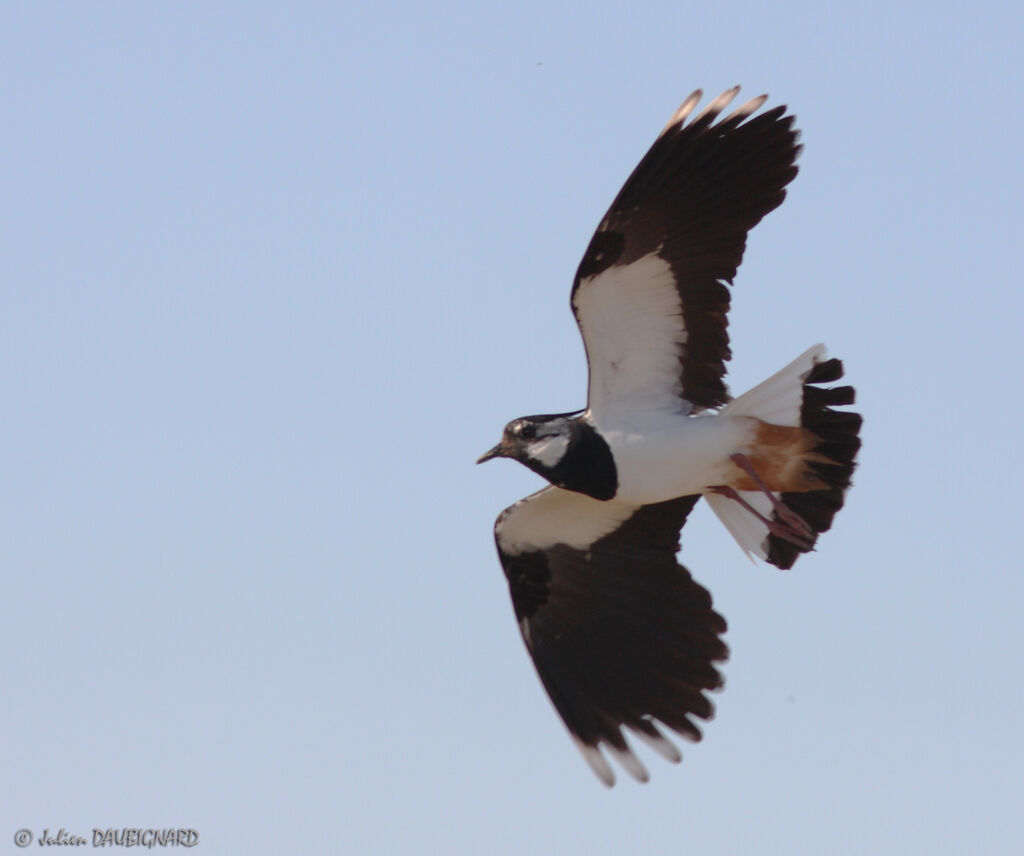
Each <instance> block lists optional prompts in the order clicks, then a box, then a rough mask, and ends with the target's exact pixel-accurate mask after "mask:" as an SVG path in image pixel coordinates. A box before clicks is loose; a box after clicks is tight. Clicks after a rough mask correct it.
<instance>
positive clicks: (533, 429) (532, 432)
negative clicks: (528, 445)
mask: <svg viewBox="0 0 1024 856" xmlns="http://www.w3.org/2000/svg"><path fill="white" fill-rule="evenodd" d="M518 433H519V436H520V437H522V438H523V439H524V440H532V439H533V438H534V437H536V436H537V426H536V425H531V424H530V423H529V422H520V423H519V431H518Z"/></svg>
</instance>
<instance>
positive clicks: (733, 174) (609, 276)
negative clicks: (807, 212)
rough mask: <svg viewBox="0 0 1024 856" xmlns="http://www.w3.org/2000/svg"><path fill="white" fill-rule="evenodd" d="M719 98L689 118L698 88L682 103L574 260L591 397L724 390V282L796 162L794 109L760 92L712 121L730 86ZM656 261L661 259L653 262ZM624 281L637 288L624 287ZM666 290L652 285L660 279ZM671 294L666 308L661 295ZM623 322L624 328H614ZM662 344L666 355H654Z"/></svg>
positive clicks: (715, 396)
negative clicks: (669, 321)
mask: <svg viewBox="0 0 1024 856" xmlns="http://www.w3.org/2000/svg"><path fill="white" fill-rule="evenodd" d="M738 90H739V87H736V88H735V89H731V90H729V91H728V92H725V93H723V94H722V95H720V96H719V97H718V98H716V99H715V100H714V101H713V102H711V104H710V105H709V106H708V107H707V109H705V110H704V111H703V112H702V113H700V114H699V115H698V116H697V117H696V118H694V119H693V121H692V122H690V123H689V124H687V119H688V118H689V116H690V113H691V112H692V111H693V108H694V107H695V106H696V104H697V101H698V100H699V99H700V92H695V93H694V94H693V95H691V96H690V98H689V99H687V101H686V102H685V103H684V104H683V105H682V107H680V108H679V110H678V111H677V112H676V114H675V115H674V116H673V117H672V120H671V121H670V122H669V124H668V125H667V126H666V128H665V130H663V131H662V132H661V135H660V136H659V137H658V139H657V140H656V141H655V142H654V145H653V146H652V147H651V149H650V151H648V152H647V154H646V156H645V157H644V158H643V160H642V161H640V164H639V165H638V166H637V168H636V169H635V170H634V171H633V174H632V175H631V176H630V177H629V179H628V180H627V181H626V183H625V185H624V186H623V188H622V190H620V191H619V195H618V196H616V197H615V201H614V202H613V203H612V205H611V208H610V209H609V210H608V213H607V214H606V215H605V217H604V219H603V220H602V221H601V224H600V226H598V228H597V232H596V233H595V234H594V237H593V239H592V240H591V242H590V246H589V247H588V248H587V251H586V253H585V254H584V256H583V260H582V262H581V263H580V266H579V270H578V271H577V273H576V280H575V282H574V284H573V291H572V307H573V312H574V314H575V315H576V320H577V323H578V324H579V326H580V332H581V333H582V335H583V340H584V345H585V346H586V349H587V356H588V359H589V361H590V372H591V376H590V391H591V398H592V399H593V398H595V396H596V397H597V398H598V401H597V402H595V401H593V400H591V402H590V406H591V408H594V407H595V404H596V406H597V408H600V407H602V406H607V404H608V402H609V401H610V402H611V403H614V400H615V399H616V398H622V397H629V396H631V395H633V393H634V389H635V388H636V387H638V386H651V385H654V386H655V387H656V389H653V390H652V389H644V393H645V396H646V400H648V401H650V400H652V395H653V394H654V393H655V392H657V391H658V390H661V391H662V392H665V393H671V394H673V395H675V396H679V397H682V398H683V399H684V400H685V401H687V402H689V403H691V404H692V405H693V406H694V409H702V408H708V407H717V406H719V405H721V404H723V403H725V402H726V401H727V400H728V392H727V390H726V387H725V383H724V382H723V380H722V378H723V377H724V375H725V362H726V361H727V360H728V359H729V357H730V352H729V335H728V332H727V325H728V320H727V317H726V316H727V312H728V310H729V289H728V288H727V284H731V283H732V280H733V277H735V275H736V269H737V268H738V267H739V264H740V262H741V261H742V260H743V251H744V249H745V247H746V239H747V232H748V231H749V230H750V229H752V228H753V227H754V226H755V225H756V224H757V223H758V222H759V221H760V220H761V218H762V217H764V215H765V214H767V213H768V212H769V211H771V210H772V209H774V208H776V207H777V206H778V205H780V204H781V203H782V200H783V199H784V198H785V196H786V191H785V187H786V185H787V184H789V182H790V181H792V180H793V177H794V176H795V175H796V173H797V168H796V166H795V165H794V163H795V160H796V157H797V154H798V152H799V150H800V147H799V146H798V145H797V142H796V141H797V132H796V131H795V130H794V128H793V121H794V120H793V116H791V115H789V116H788V115H786V108H785V107H776V108H774V109H772V110H769V111H767V112H765V113H762V114H761V115H758V116H753V117H751V114H753V113H754V112H755V111H756V110H757V109H758V108H760V107H761V105H762V104H763V103H764V100H765V99H764V97H763V96H762V97H761V98H755V99H754V100H753V101H750V102H748V103H747V104H745V105H743V106H742V107H740V108H739V109H738V110H736V111H735V112H734V113H732V114H731V115H730V116H728V117H726V118H725V119H723V120H721V121H719V122H717V124H716V122H715V120H716V119H717V118H718V117H719V115H720V113H721V111H722V110H723V109H724V108H725V107H726V106H727V105H728V104H729V102H730V101H731V100H732V98H733V97H734V96H735V95H736V93H737V92H738ZM659 260H660V262H664V263H665V265H664V271H663V270H662V267H660V266H659V264H658V262H659ZM623 289H625V290H629V291H632V292H634V294H633V295H621V291H622V290H623ZM669 289H671V291H672V292H673V293H672V294H671V295H669V294H663V295H659V294H658V292H659V290H665V291H668V290H669ZM676 295H677V296H678V302H677V304H676V305H675V307H672V308H669V310H668V313H669V314H670V315H672V316H673V317H675V318H677V319H678V320H677V321H676V322H674V324H673V325H670V326H666V325H664V324H663V323H661V322H660V320H659V319H658V318H655V317H651V318H645V317H644V314H645V313H646V314H648V315H651V316H654V315H657V314H659V313H660V314H664V313H665V312H666V298H668V297H671V298H672V299H673V300H675V299H676ZM620 328H621V329H620ZM658 349H660V351H661V352H663V354H664V357H663V360H664V361H668V362H667V366H668V370H665V368H664V367H665V366H666V363H665V362H664V361H663V362H661V363H658V362H657V360H656V359H655V360H654V363H653V368H652V353H653V355H654V357H655V358H656V357H657V356H658V353H659V351H658Z"/></svg>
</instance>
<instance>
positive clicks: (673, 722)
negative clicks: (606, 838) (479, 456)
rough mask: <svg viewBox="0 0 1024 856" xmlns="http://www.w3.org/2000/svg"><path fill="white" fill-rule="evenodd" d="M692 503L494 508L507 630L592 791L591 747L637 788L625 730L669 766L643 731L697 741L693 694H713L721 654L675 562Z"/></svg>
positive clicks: (670, 753) (707, 602) (709, 711)
mask: <svg viewBox="0 0 1024 856" xmlns="http://www.w3.org/2000/svg"><path fill="white" fill-rule="evenodd" d="M697 499H698V497H695V496H690V497H683V498H681V499H675V500H671V501H669V502H663V503H659V504H657V505H646V506H642V507H631V506H627V505H623V504H619V503H614V502H599V501H598V500H595V499H591V498H590V497H588V496H584V495H583V494H579V493H573V492H570V491H565V490H562V489H560V488H556V487H548V488H545V489H544V490H542V491H540V492H538V493H535V494H533V495H532V496H529V497H527V498H526V499H524V500H522V501H521V502H518V503H516V504H515V505H513V506H512V507H511V508H508V509H506V510H505V511H503V512H502V513H501V515H500V516H499V517H498V521H497V523H496V525H495V540H496V541H497V544H498V553H499V555H500V557H501V564H502V566H503V567H504V569H505V575H506V577H507V578H508V582H509V589H510V591H511V594H512V605H513V607H514V608H515V614H516V618H517V620H518V621H519V629H520V631H521V632H522V635H523V640H524V641H525V643H526V648H527V650H528V651H529V652H530V656H531V657H532V658H533V662H534V665H535V666H536V668H537V673H538V674H539V675H540V679H541V682H542V683H543V684H544V688H545V689H546V690H547V692H548V695H549V696H550V697H551V701H552V702H553V703H554V705H555V708H556V709H557V710H558V713H559V714H560V715H561V717H562V719H563V720H564V721H565V724H566V726H567V727H568V729H569V732H570V734H571V735H572V738H573V741H574V742H575V743H576V746H577V747H578V748H579V750H580V751H581V752H582V753H583V757H584V758H585V759H586V761H587V763H588V764H589V765H590V767H591V768H592V769H593V770H594V772H595V773H596V774H597V775H598V777H599V778H600V779H601V781H602V782H604V783H605V784H606V785H609V786H611V785H612V784H614V782H615V775H614V773H613V772H612V769H611V767H610V765H609V764H608V762H607V760H606V759H605V757H604V755H603V754H602V751H601V749H602V747H603V748H604V749H606V750H607V751H608V752H609V754H610V755H611V756H612V757H613V758H614V759H616V760H617V761H618V762H619V763H620V764H621V765H622V766H623V767H624V768H625V769H626V770H628V771H629V772H630V773H632V774H633V776H635V777H636V778H637V779H639V780H640V781H646V780H647V771H646V769H644V766H643V765H642V764H641V763H640V761H639V760H638V759H637V757H636V756H635V755H634V754H633V752H632V750H631V749H630V748H629V745H628V744H627V743H626V740H625V738H624V736H623V733H622V727H623V726H625V727H626V728H628V729H629V730H630V731H632V732H633V733H634V734H635V735H636V736H637V737H638V738H640V739H641V740H643V741H644V742H645V743H647V744H649V745H650V746H651V747H653V748H654V749H655V750H656V751H657V752H658V753H659V754H660V755H662V756H663V757H664V758H666V759H667V760H669V761H672V762H673V763H675V762H678V761H679V760H680V759H681V757H682V756H681V755H680V753H679V750H678V749H677V748H676V747H675V746H674V745H673V744H672V743H671V742H670V741H669V740H668V739H667V738H666V737H665V736H664V735H663V734H662V732H661V731H660V730H659V729H658V726H657V725H656V723H655V721H656V720H657V721H660V722H661V723H664V724H665V725H667V726H668V727H669V728H671V729H672V730H674V731H675V732H677V733H678V734H680V735H682V736H683V737H686V738H688V739H690V740H694V741H696V740H700V738H701V733H700V730H699V729H698V727H697V725H696V724H695V723H694V722H693V718H694V717H698V718H701V719H710V718H711V716H712V715H713V712H714V710H713V707H712V704H711V702H710V701H709V700H708V698H707V697H706V696H705V695H704V691H705V690H712V689H715V688H717V687H719V686H721V684H722V677H721V675H720V674H719V673H718V670H717V669H716V667H715V663H716V662H719V661H722V660H725V659H726V657H727V656H728V649H727V648H726V646H725V643H724V642H723V641H722V640H721V639H720V638H719V637H720V635H721V634H722V633H724V632H725V629H726V627H725V620H724V619H723V618H722V617H721V616H720V615H718V613H716V612H715V611H714V609H712V606H711V596H710V595H709V594H708V592H707V591H706V590H705V589H704V588H703V587H702V586H700V585H699V584H697V583H696V582H694V580H693V578H692V577H691V576H690V574H689V572H688V571H687V570H686V568H684V567H682V566H681V565H679V564H678V563H677V562H676V559H675V554H676V551H677V550H678V549H679V530H680V528H681V527H682V525H683V522H684V521H685V520H686V516H687V515H688V514H689V512H690V510H691V509H692V508H693V506H694V505H695V504H696V502H697Z"/></svg>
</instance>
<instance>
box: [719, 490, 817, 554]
mask: <svg viewBox="0 0 1024 856" xmlns="http://www.w3.org/2000/svg"><path fill="white" fill-rule="evenodd" d="M709 490H710V491H711V492H712V493H718V494H721V495H722V496H726V497H728V498H729V499H731V500H734V501H735V502H738V503H739V504H740V505H742V506H743V507H744V508H745V509H746V510H747V511H749V512H750V513H751V514H753V515H754V517H756V518H757V519H758V520H760V521H761V522H762V523H763V524H764V525H765V527H766V528H767V529H768V531H769V532H771V533H772V535H777V536H778V537H779V538H781V539H782V540H783V541H789V542H790V543H791V544H796V546H797V547H800V548H801V549H804V550H809V549H810V548H811V547H812V546H813V545H814V530H811V534H810V535H805V534H804V533H803V532H802V531H801V530H799V529H797V528H796V527H794V526H791V525H790V524H789V523H788V522H786V521H784V520H769V519H768V518H767V517H765V516H764V515H763V514H762V513H761V512H760V511H758V510H757V509H756V508H754V506H752V505H751V504H750V503H749V502H747V501H746V500H745V499H744V498H743V497H742V496H740V495H739V493H738V492H737V491H736V489H735V488H731V487H729V486H728V485H717V486H716V487H712V488H709ZM786 510H787V511H789V509H788V508H787V509H786ZM792 513H793V512H791V511H790V514H792ZM794 516H795V517H796V518H797V519H798V520H799V521H800V522H801V523H803V525H804V526H807V524H806V523H805V522H804V519H803V518H802V517H800V516H799V515H794ZM808 528H810V527H808Z"/></svg>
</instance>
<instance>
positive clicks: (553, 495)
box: [497, 487, 637, 555]
mask: <svg viewBox="0 0 1024 856" xmlns="http://www.w3.org/2000/svg"><path fill="white" fill-rule="evenodd" d="M636 509H637V506H635V505H626V504H625V503H620V502H601V501H600V500H597V499H591V497H589V496H586V495H585V494H582V493H575V492H574V491H571V490H563V489H562V488H560V487H546V488H544V490H541V491H538V492H537V493H535V494H532V495H530V496H528V497H526V499H523V500H520V501H519V502H517V503H516V504H515V505H513V506H512V507H511V508H509V510H508V511H507V512H506V513H505V515H504V516H503V517H502V519H501V521H500V522H499V523H498V527H497V530H498V540H499V541H500V542H501V549H502V550H504V551H505V552H506V553H511V554H513V555H517V554H519V553H523V552H526V551H528V550H546V549H548V548H549V547H552V546H554V545H555V544H565V545H566V546H567V547H572V548H573V549H576V550H585V549H587V548H588V547H589V546H590V545H591V544H593V543H594V542H595V541H597V540H598V539H599V538H602V537H604V536H605V535H607V534H609V533H610V532H614V531H615V530H616V529H617V528H618V527H619V526H620V525H621V524H622V523H623V522H624V521H625V520H627V519H628V518H629V517H630V515H632V514H633V512H634V511H636Z"/></svg>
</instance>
